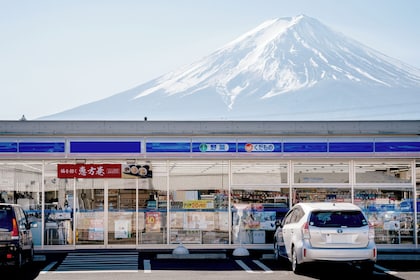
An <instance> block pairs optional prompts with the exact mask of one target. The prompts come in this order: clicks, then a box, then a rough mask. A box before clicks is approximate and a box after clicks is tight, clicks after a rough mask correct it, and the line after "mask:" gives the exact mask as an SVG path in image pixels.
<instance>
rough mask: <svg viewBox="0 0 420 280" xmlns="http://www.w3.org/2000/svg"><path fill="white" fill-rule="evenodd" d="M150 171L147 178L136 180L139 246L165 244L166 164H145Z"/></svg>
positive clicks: (157, 162)
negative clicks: (150, 174)
mask: <svg viewBox="0 0 420 280" xmlns="http://www.w3.org/2000/svg"><path fill="white" fill-rule="evenodd" d="M144 165H148V166H149V167H150V170H151V171H152V176H151V177H149V178H142V179H138V184H139V190H138V193H139V194H138V207H139V208H138V209H139V210H138V226H139V244H166V243H167V241H166V240H167V226H166V219H167V200H168V199H167V175H168V172H167V162H166V161H153V162H148V163H145V164H144Z"/></svg>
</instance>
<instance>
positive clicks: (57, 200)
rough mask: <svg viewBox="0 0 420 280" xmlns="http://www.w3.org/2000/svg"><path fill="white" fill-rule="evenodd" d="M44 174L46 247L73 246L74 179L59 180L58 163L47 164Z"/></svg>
mask: <svg viewBox="0 0 420 280" xmlns="http://www.w3.org/2000/svg"><path fill="white" fill-rule="evenodd" d="M44 172H45V180H44V184H45V185H44V188H45V212H44V213H45V216H44V245H72V244H74V234H73V224H74V217H73V214H74V212H73V210H74V205H75V197H74V191H73V190H74V179H60V178H57V163H51V164H50V163H48V164H45V165H44ZM76 202H77V201H76Z"/></svg>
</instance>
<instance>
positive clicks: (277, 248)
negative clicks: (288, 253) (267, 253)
mask: <svg viewBox="0 0 420 280" xmlns="http://www.w3.org/2000/svg"><path fill="white" fill-rule="evenodd" d="M274 259H275V260H276V261H278V260H279V259H280V252H279V246H277V244H276V241H274Z"/></svg>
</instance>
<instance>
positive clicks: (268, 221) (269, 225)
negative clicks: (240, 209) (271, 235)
mask: <svg viewBox="0 0 420 280" xmlns="http://www.w3.org/2000/svg"><path fill="white" fill-rule="evenodd" d="M275 222H276V212H275V211H266V212H256V211H244V216H243V223H244V228H245V229H264V230H275V229H276V225H275Z"/></svg>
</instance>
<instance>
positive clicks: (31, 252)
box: [28, 246, 34, 263]
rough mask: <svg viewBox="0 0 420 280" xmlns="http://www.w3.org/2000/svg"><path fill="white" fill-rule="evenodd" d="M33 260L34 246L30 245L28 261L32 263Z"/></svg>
mask: <svg viewBox="0 0 420 280" xmlns="http://www.w3.org/2000/svg"><path fill="white" fill-rule="evenodd" d="M33 261H34V247H33V246H32V247H31V250H29V256H28V262H30V263H32V262H33Z"/></svg>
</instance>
